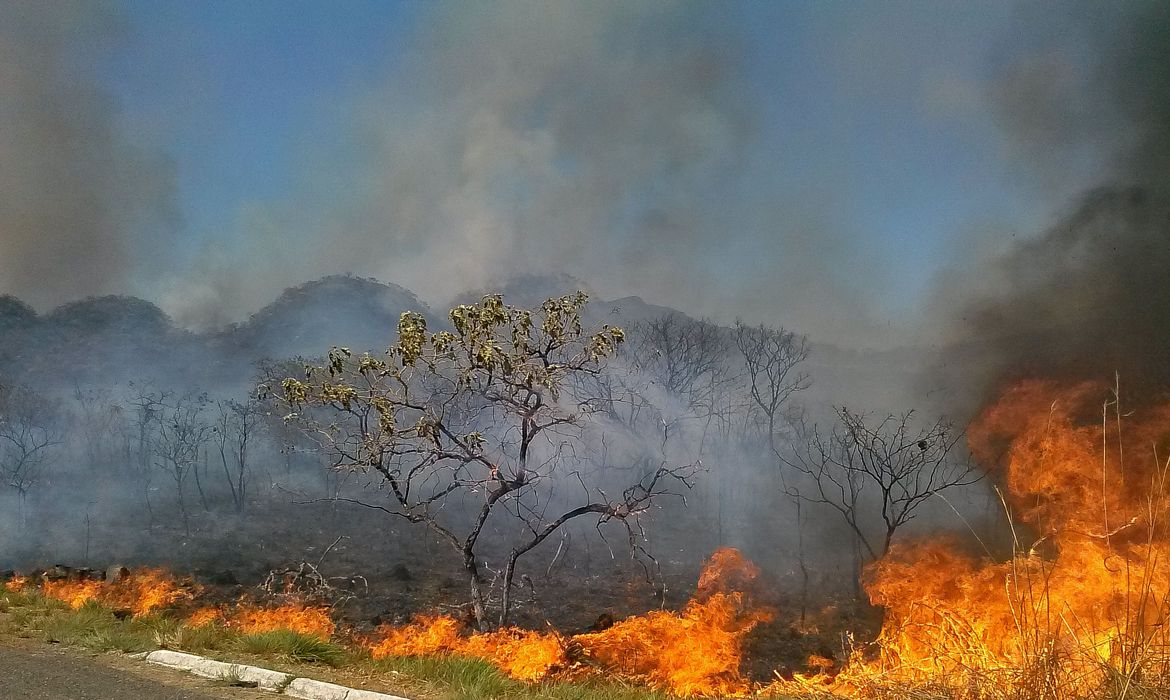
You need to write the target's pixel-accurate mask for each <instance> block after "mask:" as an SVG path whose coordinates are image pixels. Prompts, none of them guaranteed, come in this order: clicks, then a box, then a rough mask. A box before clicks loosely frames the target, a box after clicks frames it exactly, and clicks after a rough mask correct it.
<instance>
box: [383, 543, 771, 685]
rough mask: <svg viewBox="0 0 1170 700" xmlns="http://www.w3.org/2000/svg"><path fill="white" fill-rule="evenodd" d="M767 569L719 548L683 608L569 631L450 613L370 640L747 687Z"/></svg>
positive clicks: (524, 669) (525, 672) (537, 664)
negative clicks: (465, 624)
mask: <svg viewBox="0 0 1170 700" xmlns="http://www.w3.org/2000/svg"><path fill="white" fill-rule="evenodd" d="M758 575H759V570H758V569H757V568H756V567H755V566H754V565H753V564H752V563H751V562H749V561H747V560H746V559H744V558H743V556H742V555H741V554H740V553H739V552H738V551H736V550H734V549H721V550H719V551H717V552H716V553H715V554H714V555H712V557H711V560H710V561H709V562H708V564H707V566H706V567H705V568H704V571H703V574H702V576H701V577H700V584H699V593H698V595H697V596H696V598H695V600H692V601H691V602H690V603H688V604H687V606H686V607H685V608H684V609H683V611H682V612H681V613H672V612H659V611H656V612H651V613H647V614H646V615H641V616H637V617H631V618H629V619H626V620H623V621H621V622H618V623H617V624H615V625H614V626H613V627H611V628H609V629H607V630H604V631H601V632H593V633H588V634H579V635H576V636H573V637H571V638H569V639H567V640H566V639H563V638H562V637H560V636H558V635H555V634H542V633H540V632H532V631H526V630H517V629H502V630H498V631H495V632H489V633H477V634H473V635H471V636H464V635H462V634H461V630H462V625H461V623H460V622H459V621H457V620H456V619H454V618H452V617H449V616H422V617H419V618H416V619H415V621H414V622H413V623H411V624H409V625H406V626H402V627H390V626H383V627H382V628H380V629H379V630H378V635H379V637H378V639H377V641H374V642H372V643H370V652H371V654H372V655H373V657H374V658H384V657H386V656H423V655H433V654H456V655H462V656H471V657H475V658H480V659H484V660H486V661H489V662H491V663H493V664H495V665H496V666H497V667H499V668H500V669H501V670H503V671H504V672H505V673H507V674H509V675H511V676H512V677H514V678H517V679H520V680H526V681H538V680H543V679H545V678H548V677H549V676H550V675H553V674H555V673H556V672H558V671H561V670H567V669H569V668H570V667H571V666H573V665H574V664H573V662H574V661H577V662H578V666H579V665H580V662H587V663H589V664H592V665H596V666H598V667H600V668H602V669H604V670H607V671H609V672H612V673H618V674H621V675H622V676H624V677H626V678H629V679H632V680H640V681H644V682H647V683H649V684H651V685H653V686H655V687H658V688H662V689H665V690H668V691H669V692H671V693H674V694H675V695H681V696H691V695H714V694H722V695H736V694H744V693H746V692H747V690H748V689H749V686H748V684H747V683H746V682H745V681H744V680H743V679H742V677H741V676H740V673H739V666H740V661H741V658H742V650H741V646H742V640H743V637H744V636H745V635H746V634H747V632H748V631H750V630H751V629H752V628H753V627H755V626H756V625H757V624H758V623H759V622H761V621H763V620H766V619H768V618H769V617H770V613H768V612H766V611H760V610H754V609H752V608H751V607H750V606H749V605H747V603H746V602H745V601H746V598H745V596H744V593H743V592H741V591H730V588H732V587H733V586H746V585H748V584H750V583H751V582H752V581H753V580H754V579H755V578H756V577H757V576H758Z"/></svg>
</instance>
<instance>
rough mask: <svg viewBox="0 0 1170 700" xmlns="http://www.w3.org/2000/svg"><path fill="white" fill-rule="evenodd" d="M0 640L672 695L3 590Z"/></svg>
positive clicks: (349, 676) (539, 694) (502, 687)
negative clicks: (548, 679) (534, 678)
mask: <svg viewBox="0 0 1170 700" xmlns="http://www.w3.org/2000/svg"><path fill="white" fill-rule="evenodd" d="M0 634H10V635H15V636H19V637H24V638H30V639H39V640H42V641H45V642H51V643H60V644H66V645H69V646H75V647H80V648H84V649H89V650H92V651H96V652H125V653H134V652H141V651H149V650H153V649H160V648H165V649H174V650H176V651H186V652H190V653H194V654H202V655H207V656H210V657H213V658H219V659H222V660H225V661H234V662H247V663H254V664H258V665H262V666H266V667H269V668H273V669H275V670H280V671H284V672H286V673H292V674H294V675H300V676H312V677H316V678H321V679H322V680H328V681H330V682H334V683H341V684H343V685H347V684H353V683H355V682H356V683H362V682H364V683H365V684H374V685H379V686H382V687H383V688H384V690H385V691H386V692H393V693H395V694H400V695H407V696H408V697H413V698H418V699H419V700H473V699H474V700H609V699H614V700H666V699H667V698H669V697H670V696H668V695H665V694H662V693H656V692H653V691H651V690H647V689H645V688H640V687H637V686H632V685H629V684H624V683H621V682H617V681H604V680H600V679H589V680H585V681H583V682H580V683H566V682H558V683H544V684H527V683H522V682H520V681H516V680H514V679H512V678H509V677H508V676H506V675H505V674H504V673H502V672H501V671H499V670H498V669H497V668H495V667H494V666H492V665H491V664H489V663H487V662H485V661H482V660H479V659H469V658H463V657H455V656H447V657H426V658H423V657H393V658H386V659H380V660H377V661H375V660H373V659H371V658H370V657H369V655H368V654H367V653H365V652H363V651H355V650H353V649H349V648H346V647H343V646H341V645H338V644H335V643H333V642H329V641H324V640H322V639H320V638H317V637H314V636H311V635H304V634H298V633H296V632H290V631H287V630H276V631H272V632H262V633H256V634H242V633H240V632H239V631H237V630H233V629H230V628H225V627H223V626H220V625H218V624H209V625H203V626H199V627H189V626H187V625H186V624H184V623H183V622H181V621H179V620H176V619H173V618H170V617H167V616H166V615H165V614H151V615H145V616H142V617H136V618H128V619H127V618H125V617H124V616H122V615H117V614H115V611H114V610H112V609H110V608H107V607H105V606H103V605H101V604H100V603H96V602H89V603H86V604H85V605H83V606H81V607H80V608H77V609H76V610H74V609H71V608H70V607H69V606H68V605H66V604H65V603H62V602H61V601H58V600H56V599H53V598H49V597H46V596H44V595H41V594H40V593H39V592H37V591H32V590H25V591H19V592H17V591H11V590H8V589H7V588H5V587H4V586H3V585H2V584H0Z"/></svg>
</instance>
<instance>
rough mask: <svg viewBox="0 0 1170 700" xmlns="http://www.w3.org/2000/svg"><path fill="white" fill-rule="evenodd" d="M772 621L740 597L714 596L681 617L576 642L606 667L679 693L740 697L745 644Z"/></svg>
mask: <svg viewBox="0 0 1170 700" xmlns="http://www.w3.org/2000/svg"><path fill="white" fill-rule="evenodd" d="M769 617H770V615H769V614H768V613H767V612H763V611H753V610H748V609H745V607H744V605H743V594H742V593H738V592H737V593H714V594H712V595H711V597H710V598H709V599H707V600H706V601H698V600H692V601H691V602H690V603H688V604H687V605H686V607H685V608H683V610H682V612H681V613H673V612H665V611H655V612H651V613H647V614H646V615H642V616H639V617H632V618H630V619H628V620H623V621H621V622H619V623H617V624H615V625H614V626H613V627H611V628H609V629H607V630H605V631H603V632H595V633H592V634H584V635H579V636H577V637H574V639H573V641H574V642H577V643H578V644H580V645H581V648H582V655H583V656H584V657H586V658H589V659H591V660H592V661H594V662H595V663H599V664H600V665H601V666H603V667H604V668H607V669H612V670H614V671H616V672H618V673H620V674H622V675H623V676H626V677H628V678H635V679H639V680H643V681H645V682H647V683H648V684H649V685H651V686H652V687H655V688H661V689H664V690H668V691H669V692H671V693H673V694H675V695H681V696H692V695H740V694H743V693H744V692H745V690H746V684H745V682H744V680H743V679H742V677H741V676H740V673H739V665H740V660H741V642H742V640H743V637H744V636H745V635H746V634H747V633H748V632H749V631H751V629H752V628H753V627H755V626H756V625H757V624H758V623H760V622H762V621H764V620H767V619H768V618H769Z"/></svg>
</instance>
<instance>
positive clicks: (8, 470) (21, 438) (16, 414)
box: [0, 384, 61, 522]
mask: <svg viewBox="0 0 1170 700" xmlns="http://www.w3.org/2000/svg"><path fill="white" fill-rule="evenodd" d="M60 419H61V412H60V408H59V406H58V404H57V402H56V401H54V400H52V399H50V398H48V397H46V396H44V395H42V394H40V393H38V392H36V391H35V390H33V389H32V388H30V387H27V386H24V385H20V384H17V385H15V386H9V385H5V386H0V475H2V476H3V478H4V480H5V482H6V483H7V484H8V485H9V486H10V487H11V488H13V489H14V490H15V491H16V493H17V496H18V498H19V499H20V508H21V520H22V522H23V518H24V507H25V501H26V499H27V497H28V493H29V491H30V490H32V488H33V487H34V486H36V485H37V483H38V482H39V481H40V479H41V476H42V474H43V473H44V470H45V468H46V466H47V465H48V463H49V459H50V457H51V456H52V450H53V449H54V448H55V447H56V446H57V445H60V444H61V425H60Z"/></svg>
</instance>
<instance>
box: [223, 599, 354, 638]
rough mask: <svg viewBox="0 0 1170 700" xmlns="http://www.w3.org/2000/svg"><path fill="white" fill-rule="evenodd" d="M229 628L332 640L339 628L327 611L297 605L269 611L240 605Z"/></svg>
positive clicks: (268, 609)
mask: <svg viewBox="0 0 1170 700" xmlns="http://www.w3.org/2000/svg"><path fill="white" fill-rule="evenodd" d="M227 625H228V626H230V627H238V628H239V629H240V630H241V631H243V632H245V633H247V634H256V633H259V632H271V631H273V630H289V631H291V632H297V633H300V634H307V635H311V636H314V637H320V638H321V639H329V638H330V637H331V636H333V632H334V630H335V629H336V626H335V625H334V624H333V620H332V619H330V617H329V610H328V608H321V607H314V606H305V605H300V604H297V603H286V604H284V605H280V606H277V607H270V608H262V607H256V606H253V605H241V606H240V607H238V608H237V609H236V610H235V611H234V612H233V613H232V614H231V615H230V616H229V617H228V619H227Z"/></svg>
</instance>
